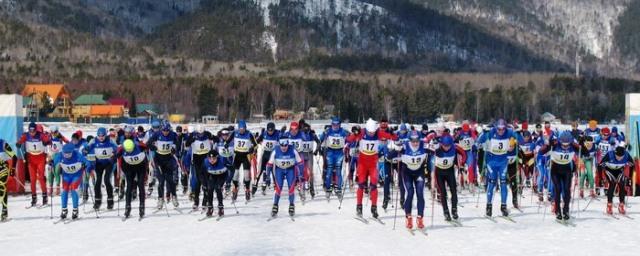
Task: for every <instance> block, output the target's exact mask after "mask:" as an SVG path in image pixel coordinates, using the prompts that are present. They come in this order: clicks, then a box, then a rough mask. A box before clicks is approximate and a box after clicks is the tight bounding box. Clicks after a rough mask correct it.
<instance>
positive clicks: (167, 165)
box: [155, 156, 178, 198]
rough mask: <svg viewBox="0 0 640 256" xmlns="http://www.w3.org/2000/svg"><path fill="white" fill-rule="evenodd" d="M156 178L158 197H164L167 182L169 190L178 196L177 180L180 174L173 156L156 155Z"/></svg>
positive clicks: (171, 193)
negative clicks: (161, 156) (160, 156)
mask: <svg viewBox="0 0 640 256" xmlns="http://www.w3.org/2000/svg"><path fill="white" fill-rule="evenodd" d="M155 162H156V166H157V168H156V173H155V176H156V179H157V180H158V198H163V196H164V189H165V184H166V188H167V192H169V194H170V195H172V196H174V197H177V195H176V185H175V181H176V180H177V179H176V177H177V175H178V165H177V163H176V160H175V159H174V158H173V157H166V158H164V157H163V158H159V157H158V156H156V159H155Z"/></svg>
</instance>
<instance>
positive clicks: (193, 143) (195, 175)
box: [185, 125, 229, 211]
mask: <svg viewBox="0 0 640 256" xmlns="http://www.w3.org/2000/svg"><path fill="white" fill-rule="evenodd" d="M228 136H229V134H228V132H227V137H228ZM216 140H217V138H214V136H213V135H211V133H210V132H209V131H205V129H204V126H202V125H197V126H196V127H195V130H194V131H193V133H192V134H191V135H190V136H189V139H188V140H187V143H186V144H185V147H188V148H189V149H190V153H191V155H190V159H189V161H190V162H191V166H192V168H191V195H192V196H191V198H192V199H193V207H192V209H191V210H192V211H195V210H197V209H198V206H199V205H200V191H201V190H202V186H203V185H204V182H205V179H204V178H205V177H204V174H205V171H206V169H205V168H204V165H203V163H204V160H205V158H206V157H207V154H208V153H209V151H211V150H212V149H213V148H214V144H213V141H216ZM202 206H204V200H203V203H202Z"/></svg>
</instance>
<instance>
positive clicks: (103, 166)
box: [93, 162, 113, 202]
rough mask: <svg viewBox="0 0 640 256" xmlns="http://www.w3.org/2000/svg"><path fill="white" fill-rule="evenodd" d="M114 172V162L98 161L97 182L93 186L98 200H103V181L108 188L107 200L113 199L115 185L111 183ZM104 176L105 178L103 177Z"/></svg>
mask: <svg viewBox="0 0 640 256" xmlns="http://www.w3.org/2000/svg"><path fill="white" fill-rule="evenodd" d="M112 174H113V163H112V162H104V163H100V162H96V184H95V186H94V187H93V190H94V193H95V196H96V202H101V201H102V181H103V180H104V185H105V187H106V188H107V200H113V185H112V184H111V175H112ZM103 177H104V178H103Z"/></svg>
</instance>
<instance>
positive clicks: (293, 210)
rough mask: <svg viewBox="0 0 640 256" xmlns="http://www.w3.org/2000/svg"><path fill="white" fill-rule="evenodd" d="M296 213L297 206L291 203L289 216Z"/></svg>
mask: <svg viewBox="0 0 640 256" xmlns="http://www.w3.org/2000/svg"><path fill="white" fill-rule="evenodd" d="M295 214H296V206H295V205H294V204H290V205H289V216H291V217H293V215H295Z"/></svg>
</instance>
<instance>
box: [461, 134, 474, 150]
mask: <svg viewBox="0 0 640 256" xmlns="http://www.w3.org/2000/svg"><path fill="white" fill-rule="evenodd" d="M473 143H474V141H473V138H471V137H466V138H464V139H462V140H460V142H458V145H459V146H460V147H461V148H462V149H463V150H464V151H469V150H471V148H472V147H473Z"/></svg>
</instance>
